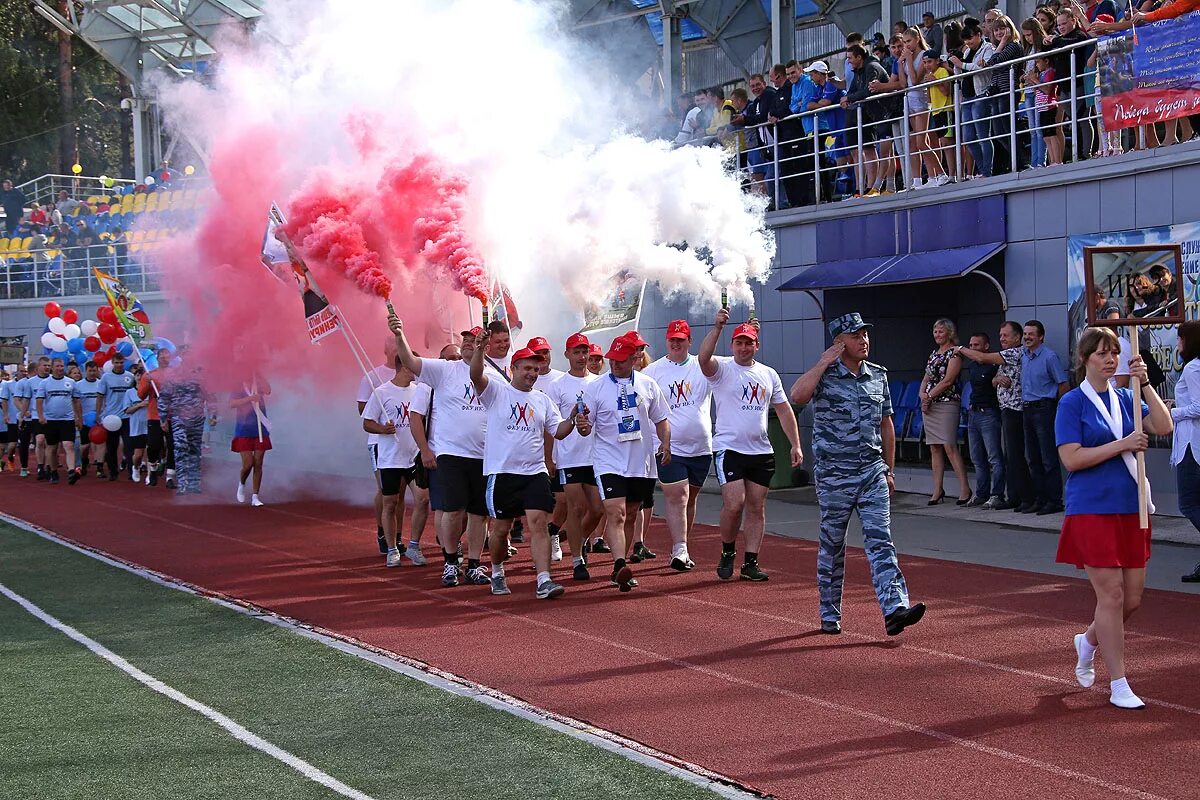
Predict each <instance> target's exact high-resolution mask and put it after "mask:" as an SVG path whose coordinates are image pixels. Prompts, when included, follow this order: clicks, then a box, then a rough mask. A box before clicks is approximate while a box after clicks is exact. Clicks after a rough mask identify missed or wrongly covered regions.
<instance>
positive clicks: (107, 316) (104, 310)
mask: <svg viewBox="0 0 1200 800" xmlns="http://www.w3.org/2000/svg"><path fill="white" fill-rule="evenodd" d="M96 319H97V320H99V321H100V322H107V323H108V324H110V325H115V324H116V323H117V315H116V314H114V313H113V310H112V306H100V307H99V308H97V309H96Z"/></svg>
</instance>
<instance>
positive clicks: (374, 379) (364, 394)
mask: <svg viewBox="0 0 1200 800" xmlns="http://www.w3.org/2000/svg"><path fill="white" fill-rule="evenodd" d="M394 377H396V370H395V368H393V367H389V366H388V365H387V364H380V365H379V366H378V367H376V368H375V369H373V370H371V373H370V374H369V375H363V377H362V380H360V381H359V382H358V394H357V395H356V396H355V398H354V399H355V401H356V402H359V403H366V402H369V401H370V399H371V392H374V391H375V390H376V389H378V388H379V387H380V386H383V385H384V384H385V383H391V381H392V378H394ZM364 410H365V409H364ZM378 443H379V434H377V433H368V434H367V446H368V447H369V446H371V445H373V444H378Z"/></svg>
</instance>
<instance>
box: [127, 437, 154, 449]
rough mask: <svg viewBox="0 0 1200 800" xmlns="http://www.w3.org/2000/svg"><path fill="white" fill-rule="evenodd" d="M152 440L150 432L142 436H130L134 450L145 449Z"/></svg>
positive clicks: (130, 442) (130, 444)
mask: <svg viewBox="0 0 1200 800" xmlns="http://www.w3.org/2000/svg"><path fill="white" fill-rule="evenodd" d="M148 441H150V434H148V433H143V434H142V435H141V436H130V437H129V446H130V447H131V448H133V449H134V450H145V449H146V442H148Z"/></svg>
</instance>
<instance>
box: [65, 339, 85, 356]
mask: <svg viewBox="0 0 1200 800" xmlns="http://www.w3.org/2000/svg"><path fill="white" fill-rule="evenodd" d="M85 349H86V348H85V347H84V346H83V338H82V337H76V338H74V339H72V340H70V341H69V342H67V350H69V351H71V352H72V353H76V354H78V353H82V352H83V351H84V350H85Z"/></svg>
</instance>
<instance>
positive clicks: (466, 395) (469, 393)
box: [462, 383, 483, 410]
mask: <svg viewBox="0 0 1200 800" xmlns="http://www.w3.org/2000/svg"><path fill="white" fill-rule="evenodd" d="M462 400H463V402H464V403H466V406H464V410H466V409H467V408H468V407H470V408H471V410H478V409H481V408H483V403H481V402H480V400H479V393H478V392H476V391H475V386H474V385H473V384H470V383H464V384H463V393H462Z"/></svg>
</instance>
